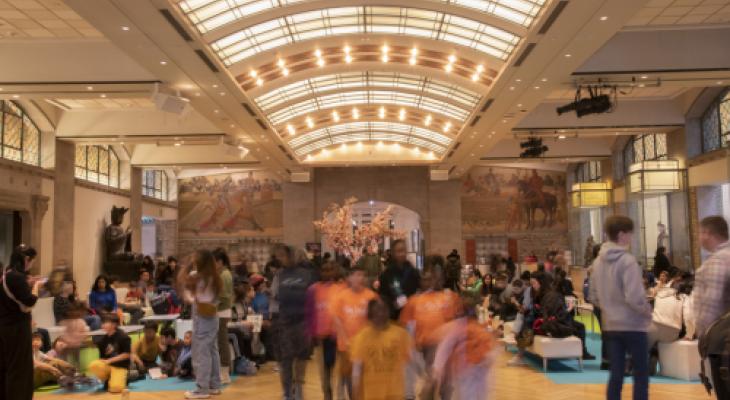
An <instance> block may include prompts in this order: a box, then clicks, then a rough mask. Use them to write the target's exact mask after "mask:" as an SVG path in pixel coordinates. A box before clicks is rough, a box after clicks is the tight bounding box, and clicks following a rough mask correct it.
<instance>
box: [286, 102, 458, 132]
mask: <svg viewBox="0 0 730 400" xmlns="http://www.w3.org/2000/svg"><path fill="white" fill-rule="evenodd" d="M385 115H386V109H385V106H380V108H378V118H380V119H385ZM352 119H353V120H356V119H360V110H358V109H357V107H353V108H352ZM405 119H406V109H405V108H401V109H400V110H399V111H398V120H399V121H405ZM332 120H333V121H335V122H340V113H339V112H337V110H334V111H332ZM432 120H433V117H432V116H431V114H428V115H426V118H424V119H423V125H424V126H430V125H431V121H432ZM304 122H305V123H306V124H307V128H309V129H312V128H314V120H313V119H312V117H310V116H307V117H306V118H305V119H304ZM451 126H452V124H451V121H446V123H445V124H444V125H443V126H442V127H441V131H442V132H443V133H448V132H449V131H450V130H451ZM286 130H287V132H289V135H291V136H294V135H295V134H296V133H297V132H296V128H294V126H293V125H292V124H286Z"/></svg>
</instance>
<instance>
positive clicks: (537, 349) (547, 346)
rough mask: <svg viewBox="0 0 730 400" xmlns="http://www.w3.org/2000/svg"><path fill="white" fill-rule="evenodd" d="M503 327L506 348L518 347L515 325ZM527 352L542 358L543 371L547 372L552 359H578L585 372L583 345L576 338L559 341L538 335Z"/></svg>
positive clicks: (507, 323)
mask: <svg viewBox="0 0 730 400" xmlns="http://www.w3.org/2000/svg"><path fill="white" fill-rule="evenodd" d="M503 326H504V339H503V343H504V345H505V347H507V346H510V345H512V346H516V345H517V341H516V340H515V332H513V331H512V328H513V326H514V323H513V322H505V323H504V325H503ZM525 351H526V352H528V353H532V354H535V355H538V356H540V357H541V358H542V369H543V371H546V372H547V367H548V360H551V359H555V360H559V359H577V360H578V365H579V367H580V370H581V371H583V343H582V342H581V341H580V338H578V337H576V336H570V337H567V338H562V339H558V338H551V337H548V336H541V335H536V336H535V340H534V341H533V342H532V346H530V347H528V348H526V349H525Z"/></svg>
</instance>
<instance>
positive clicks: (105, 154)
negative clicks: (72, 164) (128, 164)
mask: <svg viewBox="0 0 730 400" xmlns="http://www.w3.org/2000/svg"><path fill="white" fill-rule="evenodd" d="M76 177H77V178H79V179H83V180H86V181H90V182H94V183H98V184H100V185H105V186H112V187H119V157H117V153H115V152H114V149H112V148H111V147H109V146H76Z"/></svg>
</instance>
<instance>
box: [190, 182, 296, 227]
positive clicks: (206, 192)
mask: <svg viewBox="0 0 730 400" xmlns="http://www.w3.org/2000/svg"><path fill="white" fill-rule="evenodd" d="M178 202H179V215H180V228H179V229H180V238H188V239H190V238H201V237H205V238H240V237H278V236H281V235H282V232H283V221H282V213H283V203H282V190H281V181H280V180H279V179H278V178H277V177H276V176H275V175H274V174H271V173H267V172H258V171H257V172H253V171H249V172H244V173H232V174H222V175H213V176H203V177H195V178H190V179H181V180H180V181H179V182H178Z"/></svg>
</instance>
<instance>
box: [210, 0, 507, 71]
mask: <svg viewBox="0 0 730 400" xmlns="http://www.w3.org/2000/svg"><path fill="white" fill-rule="evenodd" d="M500 3H501V2H500ZM366 33H375V34H386V35H403V36H414V37H421V38H427V39H433V40H440V41H445V42H449V43H452V44H456V45H460V46H465V47H469V48H472V49H474V50H477V51H479V52H482V53H485V54H488V55H491V56H494V57H496V58H498V59H501V60H506V59H507V57H509V55H510V54H511V53H512V51H513V50H514V48H515V46H516V45H517V43H518V42H519V41H520V37H519V36H517V35H515V34H513V33H510V32H507V31H505V30H502V29H499V28H496V27H494V26H491V25H486V24H483V23H481V22H478V21H475V20H472V19H468V18H463V17H459V16H456V15H451V14H445V13H442V12H438V11H431V10H423V9H418V8H402V7H374V6H365V7H338V8H326V9H321V10H314V11H307V12H302V13H298V14H291V15H288V16H285V17H281V18H276V19H273V20H269V21H266V22H262V23H260V24H256V25H252V26H248V27H246V28H243V29H241V30H239V31H237V32H235V33H233V34H230V35H227V36H225V37H223V38H221V39H219V40H216V41H214V42H213V43H211V44H210V46H211V47H212V48H213V50H214V51H216V53H217V54H218V56H219V57H220V58H221V60H223V62H224V63H225V64H226V65H229V66H230V65H232V64H235V63H236V62H239V61H241V60H245V59H247V58H249V57H251V56H254V55H256V54H258V53H261V52H264V51H267V50H272V49H275V48H277V47H280V46H284V45H287V44H291V43H297V42H301V41H305V40H314V39H324V38H326V37H329V36H341V35H355V34H366Z"/></svg>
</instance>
